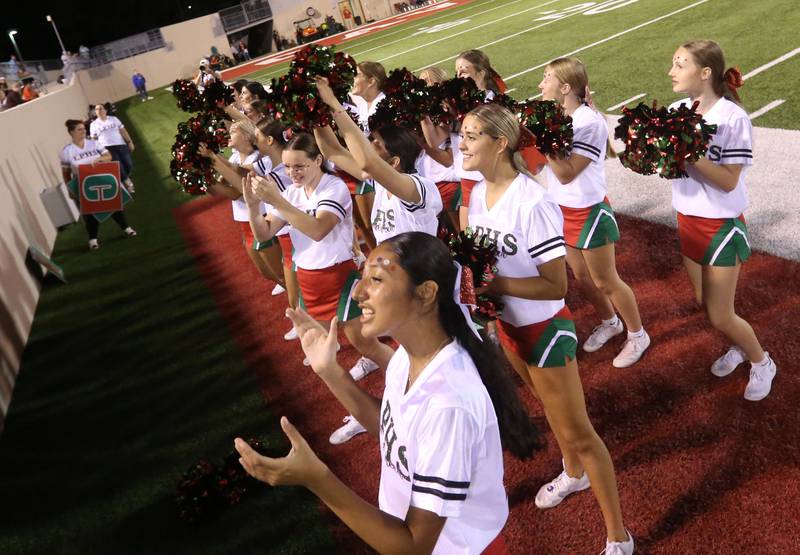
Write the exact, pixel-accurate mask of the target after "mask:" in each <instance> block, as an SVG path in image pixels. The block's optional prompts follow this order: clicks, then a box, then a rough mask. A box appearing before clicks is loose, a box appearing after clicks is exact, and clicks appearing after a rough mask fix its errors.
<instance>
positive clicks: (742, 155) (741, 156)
mask: <svg viewBox="0 0 800 555" xmlns="http://www.w3.org/2000/svg"><path fill="white" fill-rule="evenodd" d="M752 157H753V155H752V154H746V153H744V152H735V153H733V154H723V155H722V156H720V158H752Z"/></svg>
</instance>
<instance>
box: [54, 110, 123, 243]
mask: <svg viewBox="0 0 800 555" xmlns="http://www.w3.org/2000/svg"><path fill="white" fill-rule="evenodd" d="M65 125H66V126H67V131H68V132H69V136H70V137H71V138H72V141H71V142H70V143H69V144H68V145H67V146H65V147H64V148H63V150H62V151H61V172H62V174H63V176H64V182H65V183H67V182H69V181H72V179H77V178H78V166H80V165H82V164H95V163H97V162H110V161H111V153H110V152H109V151H108V150H106V149H105V148H103V147H101V146H100V145H99V144H98V143H97V142H96V141H93V140H92V139H88V138H86V124H85V123H84V122H83V121H81V120H79V119H68V120H67V121H66V123H65ZM111 217H112V218H113V219H114V221H115V222H117V225H119V227H120V228H121V229H122V230H123V231H124V232H125V235H127V236H128V237H135V236H136V231H134V229H133V228H132V227H131V226H129V225H128V222H127V221H126V220H125V215H124V214H123V213H122V211H121V210H118V211H117V212H114V213H113V214H112V215H111ZM83 222H84V223H85V224H86V231H87V233H88V234H89V250H97V249H99V248H100V243H99V242H98V239H97V238H98V232H99V229H100V222H99V220H98V219H97V218H95V217H94V216H93V215H91V214H84V215H83Z"/></svg>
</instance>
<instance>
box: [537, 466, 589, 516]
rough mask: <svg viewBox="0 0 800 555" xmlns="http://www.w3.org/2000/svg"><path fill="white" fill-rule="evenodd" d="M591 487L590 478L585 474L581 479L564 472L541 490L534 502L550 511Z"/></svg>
mask: <svg viewBox="0 0 800 555" xmlns="http://www.w3.org/2000/svg"><path fill="white" fill-rule="evenodd" d="M590 486H591V484H590V483H589V477H588V476H586V473H585V472H584V473H583V476H581V477H580V478H572V477H570V476H569V475H567V471H566V470H563V471H562V472H561V474H559V475H558V476H556V478H555V479H554V480H552V481H550V482H548V483H546V484H545V485H543V486H542V487H540V488H539V491H538V493H537V494H536V499H535V500H534V502H535V503H536V506H537V507H539V508H540V509H550V508H552V507H555V506H556V505H558V504H559V503H561V502H562V501H563V500H564V498H565V497H566V496H568V495H570V494H572V493H577V492H579V491H583V490H585V489H587V488H589V487H590Z"/></svg>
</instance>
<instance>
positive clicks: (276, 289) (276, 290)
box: [272, 283, 286, 297]
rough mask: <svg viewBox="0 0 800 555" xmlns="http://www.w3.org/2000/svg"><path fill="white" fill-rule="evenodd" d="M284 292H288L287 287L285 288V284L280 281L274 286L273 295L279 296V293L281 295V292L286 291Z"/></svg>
mask: <svg viewBox="0 0 800 555" xmlns="http://www.w3.org/2000/svg"><path fill="white" fill-rule="evenodd" d="M284 292H286V289H284V288H283V286H282V285H281V284H280V283H276V284H275V287H273V288H272V296H273V297H277V296H278V295H280V294H281V293H284Z"/></svg>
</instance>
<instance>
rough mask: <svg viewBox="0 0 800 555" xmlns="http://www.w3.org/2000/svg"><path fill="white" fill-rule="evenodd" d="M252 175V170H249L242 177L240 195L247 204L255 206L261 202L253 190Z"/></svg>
mask: <svg viewBox="0 0 800 555" xmlns="http://www.w3.org/2000/svg"><path fill="white" fill-rule="evenodd" d="M253 175H254V174H253V172H250V173H248V174H247V175H246V176H244V177H243V178H242V196H243V197H244V202H245V204H247V206H255V205H257V204H259V203H260V202H261V201H260V200H258V197H257V196H256V194H255V192H254V191H253V179H252V176H253Z"/></svg>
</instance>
